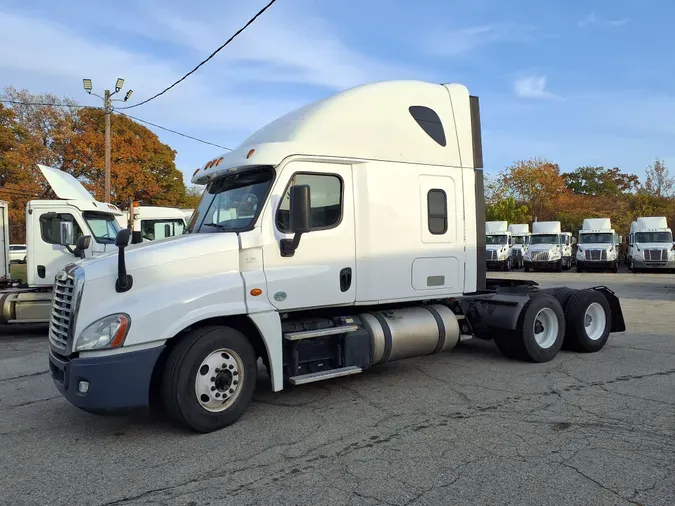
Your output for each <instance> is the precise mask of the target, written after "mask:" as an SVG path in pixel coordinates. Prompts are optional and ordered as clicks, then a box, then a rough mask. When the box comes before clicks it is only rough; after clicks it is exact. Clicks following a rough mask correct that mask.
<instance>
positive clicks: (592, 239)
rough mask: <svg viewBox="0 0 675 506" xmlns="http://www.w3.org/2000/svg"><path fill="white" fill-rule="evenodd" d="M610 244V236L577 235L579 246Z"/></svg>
mask: <svg viewBox="0 0 675 506" xmlns="http://www.w3.org/2000/svg"><path fill="white" fill-rule="evenodd" d="M603 242H604V243H607V244H610V243H611V242H612V234H579V244H599V243H603Z"/></svg>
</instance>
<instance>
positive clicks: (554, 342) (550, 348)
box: [495, 294, 565, 362]
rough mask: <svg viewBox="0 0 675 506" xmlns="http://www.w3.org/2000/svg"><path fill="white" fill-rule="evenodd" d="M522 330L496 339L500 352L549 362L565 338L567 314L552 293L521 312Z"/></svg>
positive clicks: (528, 305) (519, 357)
mask: <svg viewBox="0 0 675 506" xmlns="http://www.w3.org/2000/svg"><path fill="white" fill-rule="evenodd" d="M519 320H520V321H519V324H518V330H516V331H505V332H504V333H502V334H501V335H500V336H499V337H496V338H495V344H496V345H497V348H499V351H500V352H501V353H502V355H504V356H505V357H508V358H514V359H519V360H527V361H531V362H549V361H550V360H552V359H553V358H554V357H555V356H556V355H557V354H558V352H559V351H560V348H561V347H562V344H563V340H564V338H565V313H564V312H563V309H562V306H561V305H560V302H558V300H556V298H555V297H553V296H552V295H547V294H544V295H539V296H536V297H534V298H533V299H531V300H530V302H529V303H528V304H527V305H526V306H525V307H524V308H523V312H522V313H521V315H520V318H519Z"/></svg>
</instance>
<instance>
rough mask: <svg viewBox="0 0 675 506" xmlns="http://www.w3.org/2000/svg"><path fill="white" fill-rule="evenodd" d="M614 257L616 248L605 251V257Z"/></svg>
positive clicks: (611, 258)
mask: <svg viewBox="0 0 675 506" xmlns="http://www.w3.org/2000/svg"><path fill="white" fill-rule="evenodd" d="M615 258H616V250H614V249H611V250H609V251H608V252H607V259H608V260H614V259H615Z"/></svg>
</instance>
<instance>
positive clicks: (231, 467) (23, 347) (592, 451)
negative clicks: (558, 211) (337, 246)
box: [0, 272, 675, 506]
mask: <svg viewBox="0 0 675 506" xmlns="http://www.w3.org/2000/svg"><path fill="white" fill-rule="evenodd" d="M491 275H493V276H499V277H504V276H508V277H519V278H527V279H535V280H536V281H538V282H540V283H541V284H542V286H556V285H568V286H573V287H578V288H581V287H585V286H591V285H594V284H603V285H606V286H608V287H609V288H611V289H612V290H614V291H616V292H617V294H618V295H619V297H620V298H621V303H622V307H623V310H624V313H625V317H626V322H627V325H628V331H627V332H626V333H623V334H614V335H612V337H611V338H610V341H609V343H608V345H607V346H606V347H605V348H604V349H603V350H602V351H601V352H599V353H595V354H576V353H569V352H561V353H560V354H559V355H558V357H556V359H555V360H553V361H552V362H549V363H546V364H529V363H521V362H516V361H512V360H508V359H505V358H503V357H502V356H501V355H500V354H499V352H498V351H497V349H496V347H495V346H494V345H493V344H492V343H491V342H482V341H476V340H471V341H467V342H463V343H462V344H461V345H460V346H459V347H458V348H456V349H455V350H453V351H451V352H448V353H444V354H439V355H435V356H430V357H424V358H416V359H409V360H405V361H400V362H393V363H390V364H387V365H384V366H381V367H378V368H375V369H373V370H371V371H369V372H367V373H366V374H361V375H357V376H351V377H347V378H341V379H336V380H332V381H326V382H320V383H316V384H313V385H306V386H302V387H295V388H293V389H291V390H288V391H282V392H279V393H271V392H270V391H269V381H268V380H267V378H266V377H265V376H264V374H262V373H261V376H260V380H259V384H258V389H257V392H256V395H255V399H254V403H253V404H252V405H251V407H250V408H249V409H248V411H247V412H246V413H245V414H244V416H243V417H242V418H241V419H240V421H239V422H238V423H236V424H235V425H233V426H232V427H229V428H227V429H224V430H221V431H219V432H216V433H212V434H206V435H195V434H193V433H188V432H185V431H183V430H181V429H179V428H176V427H174V426H173V425H171V424H170V423H168V422H162V421H155V420H151V419H149V418H145V417H138V416H137V417H133V418H130V417H121V418H107V417H99V416H95V415H90V414H87V413H85V412H82V411H80V410H78V409H77V408H75V407H73V406H72V405H70V404H69V403H68V402H67V401H66V400H65V399H63V398H62V397H61V396H60V395H59V394H58V392H57V391H56V389H55V388H54V386H53V385H52V380H51V378H50V376H49V374H48V372H47V342H46V335H45V330H44V328H42V327H33V328H28V329H23V330H22V331H21V332H17V330H16V329H13V330H10V329H8V328H7V327H5V328H0V504H3V505H4V504H7V505H15V506H19V505H33V504H50V505H77V504H85V505H113V504H115V505H117V504H124V505H132V504H133V505H143V504H153V505H154V504H167V505H207V504H212V505H230V504H232V505H234V504H237V505H253V504H256V505H268V504H269V505H275V506H278V505H313V506H315V505H331V506H333V505H376V504H387V505H401V506H402V505H409V506H413V505H415V506H422V505H439V504H452V505H453V506H454V505H463V504H467V505H477V504H494V505H500V506H501V505H507V504H514V505H515V504H518V505H521V504H528V505H533V504H536V505H555V506H560V505H568V504H569V505H578V504H602V505H623V504H643V505H663V506H672V505H673V504H675V335H674V334H675V332H674V330H673V329H674V328H675V276H674V275H670V274H640V275H633V274H630V273H626V272H623V273H620V274H616V275H613V274H601V273H598V274H588V273H586V274H577V273H574V272H564V273H561V274H556V273H540V274H531V273H530V274H524V273H522V272H519V273H515V272H514V273H508V274H502V273H494V274H491Z"/></svg>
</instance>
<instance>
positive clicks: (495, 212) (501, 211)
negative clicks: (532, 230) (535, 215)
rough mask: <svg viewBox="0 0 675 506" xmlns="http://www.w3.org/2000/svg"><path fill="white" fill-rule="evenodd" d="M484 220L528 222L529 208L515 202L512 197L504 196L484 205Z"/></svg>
mask: <svg viewBox="0 0 675 506" xmlns="http://www.w3.org/2000/svg"><path fill="white" fill-rule="evenodd" d="M485 219H486V221H508V222H509V223H528V222H529V221H530V220H531V218H530V213H529V209H528V208H527V206H526V205H524V204H520V203H518V202H516V199H514V198H513V197H506V198H503V199H499V200H496V201H495V202H491V203H488V204H487V205H486V206H485Z"/></svg>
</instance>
